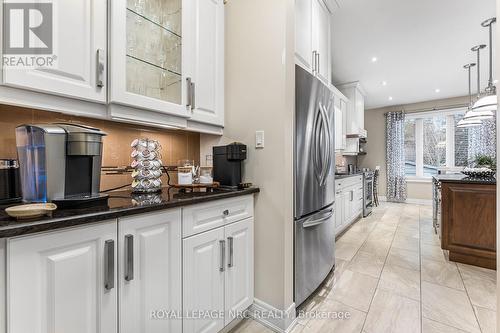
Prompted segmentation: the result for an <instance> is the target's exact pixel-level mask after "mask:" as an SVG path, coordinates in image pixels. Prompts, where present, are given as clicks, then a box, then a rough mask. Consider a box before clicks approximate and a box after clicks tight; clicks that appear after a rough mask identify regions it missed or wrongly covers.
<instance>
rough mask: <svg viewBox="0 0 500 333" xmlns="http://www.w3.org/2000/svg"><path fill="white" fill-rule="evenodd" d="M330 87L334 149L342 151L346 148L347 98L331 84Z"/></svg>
mask: <svg viewBox="0 0 500 333" xmlns="http://www.w3.org/2000/svg"><path fill="white" fill-rule="evenodd" d="M330 89H331V90H332V91H333V94H334V101H335V102H334V107H335V151H336V152H342V151H343V150H345V148H346V117H347V104H348V103H349V101H348V100H347V98H346V97H345V96H344V95H343V94H342V93H341V92H340V91H339V90H338V89H337V88H335V87H334V86H333V85H330Z"/></svg>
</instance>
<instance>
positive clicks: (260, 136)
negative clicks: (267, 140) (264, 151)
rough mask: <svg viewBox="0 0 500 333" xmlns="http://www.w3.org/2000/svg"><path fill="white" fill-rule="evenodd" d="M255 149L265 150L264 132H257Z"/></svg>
mask: <svg viewBox="0 0 500 333" xmlns="http://www.w3.org/2000/svg"><path fill="white" fill-rule="evenodd" d="M255 148H264V131H255Z"/></svg>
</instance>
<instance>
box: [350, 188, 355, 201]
mask: <svg viewBox="0 0 500 333" xmlns="http://www.w3.org/2000/svg"><path fill="white" fill-rule="evenodd" d="M353 200H354V191H352V190H351V201H353Z"/></svg>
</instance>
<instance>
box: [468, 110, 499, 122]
mask: <svg viewBox="0 0 500 333" xmlns="http://www.w3.org/2000/svg"><path fill="white" fill-rule="evenodd" d="M493 117H494V114H493V112H492V111H488V110H485V111H480V110H478V111H471V110H469V111H467V113H466V114H465V116H464V118H463V119H465V120H468V119H473V120H485V119H491V118H493Z"/></svg>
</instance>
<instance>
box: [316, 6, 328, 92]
mask: <svg viewBox="0 0 500 333" xmlns="http://www.w3.org/2000/svg"><path fill="white" fill-rule="evenodd" d="M330 17H331V14H330V12H329V10H328V8H327V7H326V5H325V4H324V3H323V0H312V22H313V25H312V35H313V50H314V51H315V52H316V53H315V56H316V61H315V63H314V66H313V68H314V71H315V73H316V75H317V76H318V78H319V79H320V80H322V81H323V83H324V84H326V85H328V84H330V82H331V72H330V66H331V53H330V45H331V44H330Z"/></svg>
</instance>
